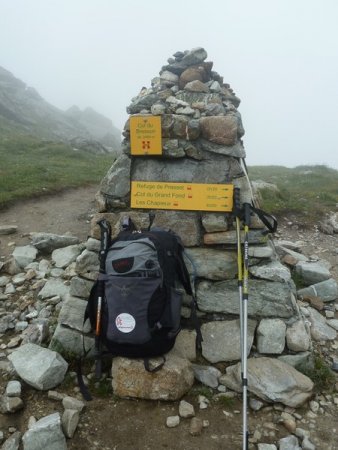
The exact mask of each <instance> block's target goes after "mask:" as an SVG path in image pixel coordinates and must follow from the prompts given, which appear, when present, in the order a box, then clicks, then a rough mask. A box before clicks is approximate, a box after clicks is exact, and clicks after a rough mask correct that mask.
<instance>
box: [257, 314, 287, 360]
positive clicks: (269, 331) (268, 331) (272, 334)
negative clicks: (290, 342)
mask: <svg viewBox="0 0 338 450" xmlns="http://www.w3.org/2000/svg"><path fill="white" fill-rule="evenodd" d="M285 333H286V325H285V323H284V322H283V321H282V320H280V319H262V320H261V321H260V323H259V325H258V328H257V349H258V351H259V353H264V354H281V353H282V352H283V350H284V347H285Z"/></svg>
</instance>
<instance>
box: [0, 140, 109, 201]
mask: <svg viewBox="0 0 338 450" xmlns="http://www.w3.org/2000/svg"><path fill="white" fill-rule="evenodd" d="M0 161H1V165H0V208H1V207H4V206H5V205H7V204H9V203H11V202H13V201H15V200H19V199H26V198H29V197H33V196H37V195H42V194H46V193H52V192H57V191H60V190H62V189H65V188H71V187H77V186H84V185H87V184H92V183H98V182H100V180H101V179H102V178H103V176H104V175H105V173H106V171H107V170H108V169H109V167H110V166H111V164H112V162H113V156H112V155H110V154H108V155H94V154H92V153H89V152H85V151H75V150H73V149H72V148H71V147H70V146H68V145H66V144H64V143H57V142H47V141H41V140H39V139H37V138H34V137H30V136H16V137H11V138H6V139H3V140H2V141H0Z"/></svg>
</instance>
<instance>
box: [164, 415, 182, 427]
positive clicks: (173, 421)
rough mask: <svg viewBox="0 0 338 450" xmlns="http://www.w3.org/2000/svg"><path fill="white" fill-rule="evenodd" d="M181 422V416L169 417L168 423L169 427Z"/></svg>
mask: <svg viewBox="0 0 338 450" xmlns="http://www.w3.org/2000/svg"><path fill="white" fill-rule="evenodd" d="M179 424H180V416H169V417H167V421H166V425H167V427H168V428H175V427H177V426H178V425H179Z"/></svg>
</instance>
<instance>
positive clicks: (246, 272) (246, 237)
mask: <svg viewBox="0 0 338 450" xmlns="http://www.w3.org/2000/svg"><path fill="white" fill-rule="evenodd" d="M250 210H251V205H250V204H249V203H244V204H243V215H244V266H243V295H242V303H243V305H242V312H243V319H242V324H243V343H242V352H243V360H242V390H243V450H248V448H249V431H248V423H247V422H248V420H247V419H248V379H247V340H248V333H247V331H248V299H249V289H248V284H249V225H250Z"/></svg>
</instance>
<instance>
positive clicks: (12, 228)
mask: <svg viewBox="0 0 338 450" xmlns="http://www.w3.org/2000/svg"><path fill="white" fill-rule="evenodd" d="M17 231H18V227H17V226H16V225H0V235H5V234H14V233H16V232H17Z"/></svg>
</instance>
